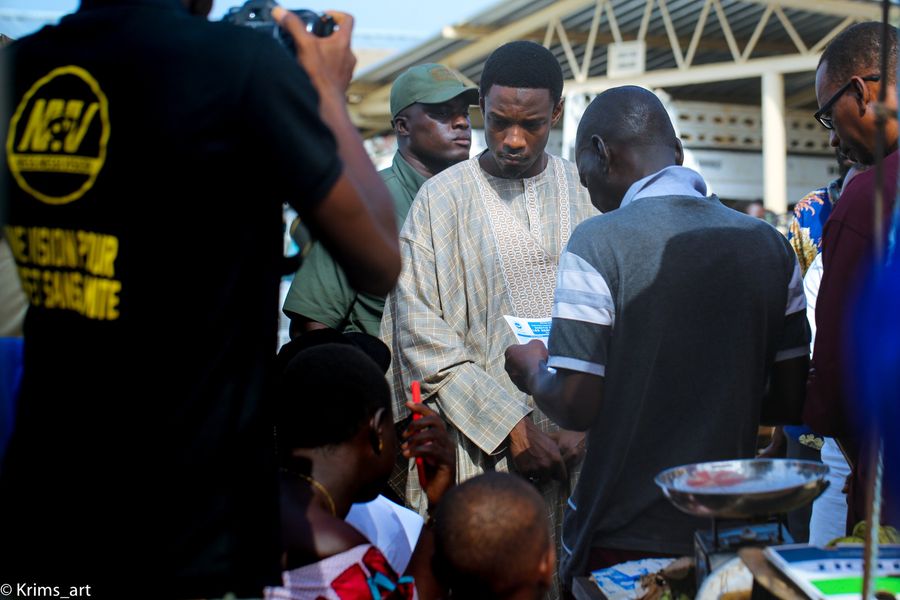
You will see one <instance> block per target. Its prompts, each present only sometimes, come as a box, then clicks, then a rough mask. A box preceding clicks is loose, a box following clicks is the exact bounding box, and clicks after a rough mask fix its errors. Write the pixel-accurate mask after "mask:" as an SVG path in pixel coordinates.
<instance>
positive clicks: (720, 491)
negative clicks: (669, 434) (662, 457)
mask: <svg viewBox="0 0 900 600" xmlns="http://www.w3.org/2000/svg"><path fill="white" fill-rule="evenodd" d="M827 473H828V467H827V466H825V465H823V464H822V463H818V462H813V461H808V460H789V459H761V458H756V459H748V460H725V461H719V462H706V463H695V464H692V465H682V466H680V467H672V468H671V469H666V470H665V471H662V472H661V473H660V474H659V475H657V476H656V479H655V480H654V481H655V482H656V485H658V486H659V487H660V488H661V489H662V491H663V494H665V496H666V498H668V499H669V501H670V502H671V503H672V504H674V505H675V507H676V508H678V509H679V510H681V511H683V512H686V513H688V514H691V515H696V516H698V517H715V518H719V519H753V518H757V517H769V516H774V515H780V514H784V513H786V512H789V511H792V510H794V509H796V508H799V507H801V506H804V505H806V504H809V503H810V502H812V501H813V500H815V499H816V498H817V497H818V496H819V494H821V493H822V492H823V491H825V488H826V487H828V481H826V480H825V475H826V474H827Z"/></svg>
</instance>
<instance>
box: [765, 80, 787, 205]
mask: <svg viewBox="0 0 900 600" xmlns="http://www.w3.org/2000/svg"><path fill="white" fill-rule="evenodd" d="M762 131H763V135H762V156H763V204H764V205H765V207H766V208H767V209H769V210H771V211H772V212H774V213H776V214H779V215H781V214H784V213H786V212H787V209H788V202H787V131H786V128H785V115H784V75H783V74H782V73H778V72H775V71H769V72H766V73H763V76H762Z"/></svg>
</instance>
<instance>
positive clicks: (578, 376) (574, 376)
mask: <svg viewBox="0 0 900 600" xmlns="http://www.w3.org/2000/svg"><path fill="white" fill-rule="evenodd" d="M529 385H530V387H531V390H532V397H533V398H534V401H535V403H536V404H537V405H538V407H539V408H540V409H541V411H543V413H544V414H545V415H547V416H548V417H550V419H551V420H553V422H555V423H556V424H557V425H559V426H560V427H562V428H564V429H569V430H571V431H587V430H588V429H590V427H591V425H592V424H593V423H594V420H595V419H596V418H597V414H598V412H599V408H600V404H601V400H602V394H603V379H602V378H601V377H596V376H593V375H586V374H584V373H575V372H571V371H565V370H560V371H556V370H554V369H549V368H547V365H546V363H545V362H543V361H541V363H540V364H539V365H538V368H537V369H535V370H534V371H532V373H531V375H530V377H529Z"/></svg>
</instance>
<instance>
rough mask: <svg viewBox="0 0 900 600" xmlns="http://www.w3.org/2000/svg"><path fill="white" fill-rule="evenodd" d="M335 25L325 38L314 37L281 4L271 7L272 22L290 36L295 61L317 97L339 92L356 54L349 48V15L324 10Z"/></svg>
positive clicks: (349, 75) (343, 89)
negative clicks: (295, 51)
mask: <svg viewBox="0 0 900 600" xmlns="http://www.w3.org/2000/svg"><path fill="white" fill-rule="evenodd" d="M327 14H329V15H331V17H332V18H333V19H334V20H335V23H336V24H337V28H336V29H335V31H334V33H332V34H331V35H329V36H327V37H317V36H315V35H313V34H312V33H310V32H308V31H307V30H306V25H305V24H304V23H303V21H301V20H300V18H299V17H298V16H297V15H295V14H294V13H292V12H291V11H289V10H285V9H284V8H282V7H281V6H276V7H275V8H273V9H272V17H274V18H275V21H277V22H278V24H279V25H280V26H281V27H282V28H283V29H285V30H287V32H288V33H290V34H291V37H293V38H294V45H295V46H296V48H297V61H298V62H299V63H300V66H302V67H303V69H304V70H305V71H306V73H307V74H308V75H309V78H310V79H311V80H312V82H313V85H314V86H315V87H316V89H317V90H318V92H319V95H320V96H326V95H329V94H335V93H336V94H340V95H341V96H343V94H344V93H345V92H346V91H347V88H348V87H349V86H350V80H351V79H352V78H353V69H354V67H355V66H356V56H354V55H353V52H352V51H351V50H350V37H351V34H352V32H353V17H352V16H351V15H349V14H347V13H342V12H337V11H328V13H327Z"/></svg>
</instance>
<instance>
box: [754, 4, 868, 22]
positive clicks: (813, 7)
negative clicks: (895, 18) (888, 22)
mask: <svg viewBox="0 0 900 600" xmlns="http://www.w3.org/2000/svg"><path fill="white" fill-rule="evenodd" d="M741 2H747V3H749V4H763V5H771V6H780V7H781V8H791V9H794V10H802V11H805V12H811V13H818V14H821V15H834V16H837V17H857V18H859V19H864V20H867V21H872V20H876V21H877V20H880V19H881V5H880V3H878V2H847V1H846V0H815V2H812V1H810V0H741Z"/></svg>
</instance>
